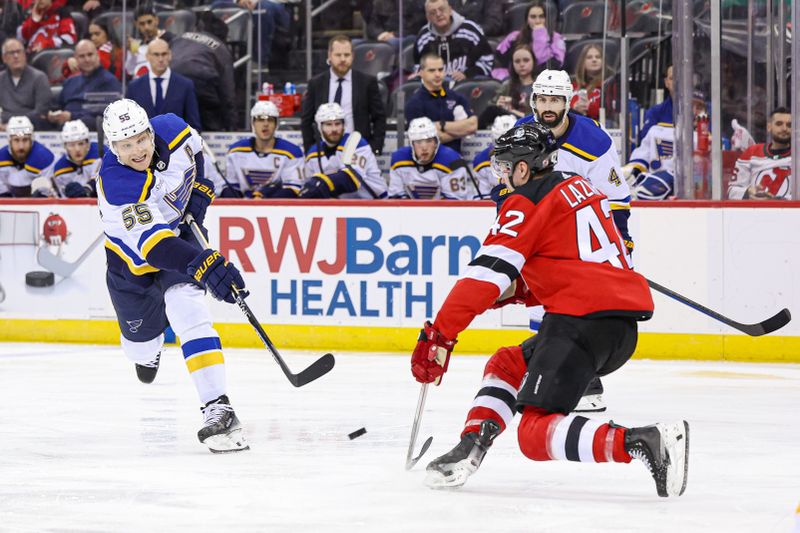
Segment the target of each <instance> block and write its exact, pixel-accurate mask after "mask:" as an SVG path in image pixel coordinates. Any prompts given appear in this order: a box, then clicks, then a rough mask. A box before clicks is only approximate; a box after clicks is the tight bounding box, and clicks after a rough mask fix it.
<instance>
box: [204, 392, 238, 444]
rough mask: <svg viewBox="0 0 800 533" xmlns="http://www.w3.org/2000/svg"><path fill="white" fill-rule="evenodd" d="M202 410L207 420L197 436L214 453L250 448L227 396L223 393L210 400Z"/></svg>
mask: <svg viewBox="0 0 800 533" xmlns="http://www.w3.org/2000/svg"><path fill="white" fill-rule="evenodd" d="M202 411H203V416H204V418H205V420H204V422H203V427H202V428H201V429H200V431H198V432H197V438H198V439H200V442H202V443H203V444H205V445H206V446H208V449H209V450H211V451H212V452H213V453H226V452H238V451H241V450H249V449H250V446H248V445H247V442H246V441H245V440H244V435H243V433H242V425H241V424H240V423H239V419H238V418H237V417H236V413H234V412H233V407H231V404H230V402H229V401H228V397H227V396H225V395H222V396H220V397H219V398H217V399H216V400H213V401H210V402H208V403H207V404H206V406H205V407H203V408H202Z"/></svg>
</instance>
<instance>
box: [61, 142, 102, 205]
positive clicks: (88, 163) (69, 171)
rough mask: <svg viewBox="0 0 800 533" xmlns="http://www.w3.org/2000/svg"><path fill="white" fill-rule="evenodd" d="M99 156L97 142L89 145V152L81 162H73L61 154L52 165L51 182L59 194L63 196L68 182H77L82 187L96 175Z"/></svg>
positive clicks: (98, 167) (98, 166)
mask: <svg viewBox="0 0 800 533" xmlns="http://www.w3.org/2000/svg"><path fill="white" fill-rule="evenodd" d="M100 163H101V161H100V156H99V155H98V151H97V143H92V144H90V145H89V152H88V153H87V154H86V158H85V159H84V160H83V161H82V162H81V163H74V162H73V161H72V160H71V159H70V158H69V156H68V155H67V154H64V155H62V156H61V157H60V158H59V159H58V161H56V164H55V165H53V173H52V176H53V182H54V183H55V185H56V187H57V188H58V194H59V196H64V188H65V187H66V186H67V184H68V183H72V182H78V183H80V184H81V185H83V186H84V187H86V186H88V184H89V182H90V181H91V180H93V179H94V178H95V176H97V171H98V170H99V169H100Z"/></svg>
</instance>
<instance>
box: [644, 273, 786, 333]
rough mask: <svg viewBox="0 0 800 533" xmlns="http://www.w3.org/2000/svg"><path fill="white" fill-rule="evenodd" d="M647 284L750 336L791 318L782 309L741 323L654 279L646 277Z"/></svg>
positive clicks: (774, 329)
mask: <svg viewBox="0 0 800 533" xmlns="http://www.w3.org/2000/svg"><path fill="white" fill-rule="evenodd" d="M647 284H648V285H650V287H651V288H652V289H653V290H656V291H658V292H660V293H661V294H663V295H665V296H669V297H670V298H672V299H673V300H676V301H678V302H680V303H682V304H684V305H688V306H689V307H691V308H692V309H694V310H696V311H699V312H701V313H703V314H704V315H706V316H708V317H711V318H713V319H714V320H717V321H719V322H722V323H723V324H726V325H728V326H730V327H732V328H734V329H736V330H739V331H741V332H742V333H747V334H748V335H750V336H752V337H759V336H761V335H766V334H767V333H772V332H773V331H776V330H778V329H780V328H782V327H783V326H785V325H786V324H788V323H789V321H790V320H791V319H792V315H791V313H790V312H789V310H788V309H782V310H781V311H779V312H778V313H776V314H775V315H773V316H771V317H769V318H768V319H766V320H763V321H761V322H758V323H755V324H743V323H741V322H736V321H735V320H732V319H730V318H728V317H726V316H724V315H721V314H720V313H717V312H716V311H714V310H712V309H709V308H708V307H706V306H704V305H702V304H699V303H697V302H695V301H693V300H690V299H689V298H687V297H686V296H683V295H681V294H678V293H677V292H675V291H673V290H671V289H668V288H666V287H664V286H663V285H660V284H658V283H656V282H655V281H652V280H650V279H648V280H647Z"/></svg>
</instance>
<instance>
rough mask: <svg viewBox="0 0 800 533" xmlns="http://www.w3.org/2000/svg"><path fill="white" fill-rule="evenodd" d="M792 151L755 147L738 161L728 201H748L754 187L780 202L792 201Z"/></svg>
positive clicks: (768, 146)
mask: <svg viewBox="0 0 800 533" xmlns="http://www.w3.org/2000/svg"><path fill="white" fill-rule="evenodd" d="M791 184H792V150H791V148H787V149H785V150H775V149H774V148H772V144H771V143H770V144H754V145H753V146H751V147H750V148H748V149H747V150H745V151H744V153H743V154H742V155H740V156H739V159H737V160H736V167H735V168H734V170H733V179H732V180H731V182H730V185H728V198H730V199H732V200H742V199H745V200H746V199H748V198H749V197H750V191H751V189H750V188H751V187H760V188H762V189H764V191H765V192H767V193H769V195H770V196H772V197H774V198H777V199H785V200H791V199H792V187H791Z"/></svg>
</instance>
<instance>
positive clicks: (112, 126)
mask: <svg viewBox="0 0 800 533" xmlns="http://www.w3.org/2000/svg"><path fill="white" fill-rule="evenodd" d="M143 131H149V132H150V136H151V138H152V137H153V127H152V126H151V125H150V119H149V118H148V117H147V112H146V111H145V110H144V109H143V108H142V106H140V105H139V104H137V103H136V102H134V101H133V100H129V99H128V98H122V99H120V100H116V101H114V102H111V103H110V104H108V106H106V109H105V111H103V133H104V134H105V136H106V142H107V143H108V146H109V148H110V149H111V153H113V154H114V155H115V156H117V157H119V154H118V153H117V151H116V149H115V148H114V142H116V141H122V140H124V139H130V138H131V137H133V136H135V135H139V134H140V133H142V132H143Z"/></svg>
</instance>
